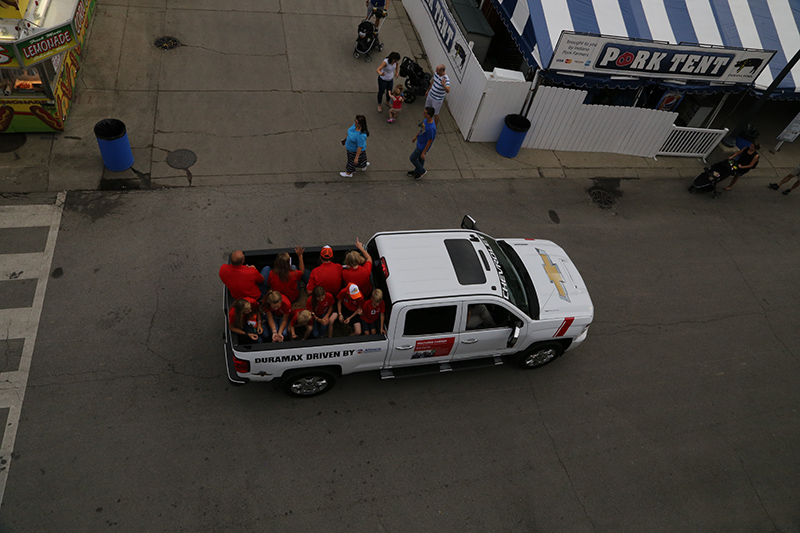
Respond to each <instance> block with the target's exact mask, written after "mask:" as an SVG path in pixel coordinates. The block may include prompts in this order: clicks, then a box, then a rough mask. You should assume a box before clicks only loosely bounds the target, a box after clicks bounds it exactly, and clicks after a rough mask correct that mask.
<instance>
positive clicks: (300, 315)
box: [289, 309, 314, 341]
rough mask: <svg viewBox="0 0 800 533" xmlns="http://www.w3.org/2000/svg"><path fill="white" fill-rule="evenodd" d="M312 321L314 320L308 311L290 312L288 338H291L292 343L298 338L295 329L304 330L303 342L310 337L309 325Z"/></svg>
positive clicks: (310, 325) (297, 310) (310, 327)
mask: <svg viewBox="0 0 800 533" xmlns="http://www.w3.org/2000/svg"><path fill="white" fill-rule="evenodd" d="M312 320H314V317H313V315H312V314H311V311H309V310H308V309H295V310H294V311H292V318H291V319H289V337H291V339H292V340H293V341H296V340H297V339H298V337H297V332H296V331H295V327H298V328H305V332H304V333H303V340H306V339H307V338H308V337H309V336H311V329H312V327H313V325H312V323H311V321H312Z"/></svg>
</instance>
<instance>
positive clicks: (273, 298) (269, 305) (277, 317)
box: [261, 291, 292, 342]
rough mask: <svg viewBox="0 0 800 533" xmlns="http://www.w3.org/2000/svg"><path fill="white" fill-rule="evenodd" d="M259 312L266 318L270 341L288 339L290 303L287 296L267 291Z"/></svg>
mask: <svg viewBox="0 0 800 533" xmlns="http://www.w3.org/2000/svg"><path fill="white" fill-rule="evenodd" d="M261 312H262V313H264V316H266V318H267V324H269V331H270V332H271V333H272V342H282V341H284V340H288V336H289V331H288V328H287V326H288V324H289V315H291V313H292V303H291V302H290V301H289V298H287V297H286V296H284V295H282V294H281V293H280V292H278V291H269V292H268V293H267V295H266V296H264V302H263V303H262V304H261Z"/></svg>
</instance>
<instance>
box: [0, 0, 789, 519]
mask: <svg viewBox="0 0 800 533" xmlns="http://www.w3.org/2000/svg"><path fill="white" fill-rule="evenodd" d="M362 5H363V4H362V3H361V1H359V2H354V1H353V0H326V1H325V2H320V1H319V0H292V1H290V2H287V1H280V0H258V1H253V0H234V1H232V2H229V3H227V4H226V5H225V6H224V8H222V7H220V6H219V5H218V3H215V2H211V1H209V0H193V1H192V2H187V1H186V0H101V1H100V2H99V3H98V6H97V10H96V13H95V19H94V21H93V22H92V27H91V34H90V36H89V41H88V44H87V46H86V55H85V63H83V65H82V68H81V72H80V75H79V79H78V86H77V88H76V98H75V105H74V108H73V110H72V114H71V115H70V117H69V119H68V120H67V123H66V127H67V131H65V132H64V134H63V135H38V134H29V135H27V138H26V141H25V144H24V145H22V146H21V147H19V148H17V149H14V150H12V151H9V152H5V153H0V361H2V367H0V373H1V374H0V424H3V428H4V431H3V440H2V448H0V498H1V500H2V507H0V531H2V532H4V533H5V532H30V531H36V532H39V531H47V532H50V531H52V532H58V533H64V532H76V533H78V532H79V533H84V532H87V531H100V530H104V531H105V530H110V531H126V532H127V531H131V532H139V531H148V532H151V531H154V532H156V531H165V532H167V531H168V532H174V531H186V532H192V533H194V532H209V533H210V532H217V531H281V532H282V531H305V530H323V529H326V530H332V531H385V532H393V533H394V532H396V533H405V532H408V531H415V532H416V531H421V532H425V531H436V532H449V531H453V532H456V531H458V532H461V531H519V532H529V531H536V532H565V533H575V532H584V531H586V532H603V533H620V532H623V533H624V532H631V533H640V532H643V531H646V532H665V533H666V532H668V533H673V532H675V531H704V532H706V531H714V532H717V531H719V532H726V533H727V532H739V531H741V532H748V533H750V532H757V533H761V532H764V533H773V532H781V533H790V532H796V531H800V505H798V501H800V481H799V480H800V454H798V452H797V450H798V449H800V412H798V405H800V388H799V387H798V386H797V383H798V382H800V349H798V346H800V333H798V329H797V327H796V322H797V317H798V312H797V309H798V308H799V307H800V284H798V283H797V279H796V277H797V276H796V273H797V272H798V267H800V254H798V253H797V243H798V230H797V228H798V226H799V225H798V222H800V209H798V202H800V190H797V191H796V192H795V193H793V194H791V195H789V197H785V196H783V195H781V194H779V193H776V192H774V191H771V190H769V189H768V188H767V187H766V185H767V183H768V182H770V181H776V178H778V179H779V178H780V177H782V176H783V175H785V174H786V171H787V170H789V169H791V168H793V167H794V166H795V165H796V164H797V161H798V158H799V157H800V145H798V146H795V145H793V144H786V145H785V146H784V147H783V149H782V150H781V151H780V152H778V153H776V154H772V153H770V152H769V150H768V149H769V148H770V147H772V146H773V145H774V139H775V136H776V135H777V134H778V133H779V132H780V131H781V130H782V128H783V127H784V126H785V125H786V123H787V122H788V121H789V120H791V117H793V116H794V115H795V114H796V112H797V109H794V108H792V107H791V104H787V103H784V102H781V103H769V104H767V105H766V106H765V107H764V109H763V112H762V113H761V115H759V116H758V117H756V119H755V122H756V125H757V126H758V128H759V129H760V130H761V132H762V137H761V142H762V144H763V149H762V157H763V160H762V161H763V162H761V163H760V165H759V168H757V169H755V170H754V171H752V172H751V173H750V174H749V175H748V176H746V177H744V178H742V179H741V180H740V181H739V182H738V183H737V185H736V188H735V189H734V190H733V191H732V192H731V193H725V194H723V196H722V197H721V198H720V199H718V200H712V199H711V198H710V197H707V196H704V195H689V194H688V193H687V192H686V187H687V186H688V184H689V182H690V180H691V178H692V177H694V176H696V175H697V174H698V173H699V172H700V170H701V169H702V166H703V164H702V162H701V161H698V160H695V159H685V158H663V157H662V158H659V159H658V160H653V159H644V158H637V157H627V156H618V155H614V154H588V153H579V152H552V151H534V150H523V151H522V152H521V153H520V155H519V156H518V157H517V158H515V159H505V158H502V157H500V156H499V155H498V154H497V153H496V152H495V150H494V147H493V145H491V144H489V143H467V142H465V141H464V140H463V135H462V134H461V132H459V131H458V130H457V128H456V126H455V124H454V121H453V119H452V117H451V116H450V115H449V113H448V112H447V111H446V109H443V113H442V122H441V124H442V128H441V130H440V133H439V136H438V137H437V140H436V144H435V146H434V148H433V150H432V152H431V154H430V162H429V165H428V168H429V169H430V172H429V174H428V175H427V176H426V178H425V179H424V180H422V181H421V182H419V183H415V182H413V181H412V180H411V179H410V178H408V177H407V176H406V175H405V171H406V170H408V169H409V168H410V167H409V166H408V155H409V153H410V150H411V146H412V145H411V143H410V140H411V137H412V136H413V135H414V133H415V131H416V125H417V123H418V121H419V116H420V114H421V110H422V106H421V105H420V103H419V102H417V103H416V104H412V105H408V106H406V108H404V110H403V112H402V114H401V117H400V120H399V121H398V122H397V123H396V124H392V125H390V124H387V123H386V122H385V115H378V114H377V112H376V111H375V107H374V98H375V95H374V92H375V89H376V87H375V77H376V74H375V68H376V67H377V65H376V63H375V62H373V63H370V64H367V63H364V62H363V60H361V61H357V60H355V59H353V57H352V54H351V52H352V46H353V40H354V39H355V33H356V27H357V24H358V21H359V20H360V17H361V16H362V15H363V13H362V11H363V8H362ZM392 6H393V7H392V9H391V12H390V17H389V18H388V19H387V21H386V22H385V23H384V24H385V26H384V27H383V29H382V36H383V38H384V41H385V42H387V43H390V44H389V45H388V46H389V49H396V50H398V51H399V52H400V53H401V55H410V56H413V57H415V58H418V59H420V60H422V61H423V63H424V51H423V50H421V48H420V45H419V43H418V42H417V39H416V35H415V32H414V28H413V26H411V24H410V22H409V20H408V18H407V17H406V16H405V13H404V11H403V9H402V2H399V1H398V2H395V1H392ZM164 35H171V36H175V37H177V38H178V39H179V40H180V41H181V42H182V44H183V45H182V46H180V47H178V48H176V49H175V50H171V51H163V50H159V49H156V47H155V46H153V41H154V40H155V39H156V38H158V37H161V36H164ZM379 59H380V58H377V57H376V61H377V60H379ZM425 67H426V69H429V67H430V66H429V65H427V64H426V65H425ZM743 102H744V103H743V104H741V105H740V104H739V102H738V100H737V99H736V98H731V99H730V100H729V102H728V105H727V106H726V108H725V109H724V112H723V113H721V115H720V116H722V117H725V116H728V115H729V114H730V116H731V117H733V118H731V119H730V120H728V121H727V122H726V124H725V125H726V126H728V127H733V126H734V125H735V124H736V120H737V117H738V116H740V115H741V114H742V113H743V112H744V110H746V108H747V106H748V104H749V103H751V102H750V101H748V100H744V101H743ZM734 107H736V108H737V109H736V111H733V109H732V108H734ZM356 112H359V113H361V112H363V113H365V114H366V115H367V117H368V120H369V124H370V130H371V136H370V139H369V155H370V161H371V163H372V165H371V167H370V170H369V172H366V173H357V174H356V176H355V177H354V178H353V179H352V181H345V180H343V179H342V178H340V177H339V176H338V172H339V171H340V170H342V169H343V165H344V159H345V154H344V151H343V150H342V147H341V145H340V144H339V139H341V137H342V135H343V133H344V131H345V130H346V128H347V127H348V126H349V124H350V123H351V121H352V117H353V115H354V113H356ZM112 116H113V117H118V118H120V119H122V120H123V121H124V122H125V123H126V125H127V126H128V133H129V137H130V141H131V144H132V148H133V152H134V155H135V157H136V162H135V164H134V167H133V169H132V170H129V171H125V172H121V173H114V172H110V171H107V170H103V167H102V162H101V158H100V154H99V150H98V148H97V144H96V140H95V138H94V135H93V133H92V127H93V126H94V124H95V123H96V122H97V121H99V120H101V119H104V118H109V117H112ZM795 144H796V143H795ZM178 149H188V150H192V151H194V152H195V153H196V155H197V162H196V163H195V164H194V165H192V166H191V167H190V168H189V169H176V168H173V167H171V166H169V165H168V164H167V162H166V158H167V154H169V153H170V152H172V151H174V150H178ZM727 153H728V152H725V150H723V149H719V150H718V151H717V152H715V153H714V154H713V156H712V157H710V158H709V160H710V161H712V162H713V161H716V160H717V159H719V158H721V157H723V156H725V155H726V154H727ZM123 186H124V187H127V188H130V187H131V186H134V187H142V188H144V189H146V188H148V187H150V188H152V189H153V190H146V191H130V190H127V191H125V192H114V191H107V192H99V191H98V190H97V189H98V188H101V187H106V188H109V189H114V188H119V187H123ZM63 190H67V191H69V192H67V193H64V195H62V196H61V198H62V199H63V207H62V202H61V201H59V200H58V199H57V197H56V194H57V193H59V191H63ZM590 190H600V191H603V192H604V193H607V194H606V198H612V199H614V200H615V201H616V204H615V205H614V206H613V207H611V208H609V209H601V208H600V207H599V206H598V205H595V204H593V203H592V201H591V200H590V197H589V194H587V192H588V191H590ZM35 191H39V192H41V193H42V195H34V194H28V193H30V192H35ZM62 209H63V211H62ZM465 213H469V214H471V215H473V216H474V217H475V218H476V219H477V220H478V223H479V227H480V228H481V229H482V230H483V231H485V232H487V233H489V234H490V235H493V236H496V237H535V238H543V239H551V240H553V241H555V242H556V243H558V244H560V245H562V246H563V247H564V248H565V249H566V250H567V251H568V252H569V254H570V255H571V257H572V258H573V259H574V261H575V263H576V264H577V266H578V267H579V269H580V271H581V273H582V275H583V277H584V279H585V281H586V282H587V285H588V287H589V290H590V294H591V295H592V298H593V301H594V304H595V313H596V318H595V322H594V324H593V326H592V329H591V330H590V334H589V337H588V339H587V340H586V342H585V343H584V344H583V345H582V346H581V347H580V348H579V349H577V350H575V351H573V352H569V353H568V354H566V355H565V356H564V357H563V358H561V359H560V360H558V361H555V362H554V363H553V364H552V365H549V366H547V367H545V368H542V369H539V370H534V371H522V370H517V369H514V368H511V367H505V366H503V367H498V368H491V369H481V370H473V371H466V372H454V373H449V374H444V375H435V376H425V377H417V378H409V379H398V380H386V381H381V380H380V377H379V375H378V373H367V374H356V375H351V376H345V377H344V378H343V379H341V380H340V382H339V383H338V384H337V386H336V388H335V389H334V390H333V391H331V392H330V393H328V394H325V395H323V396H320V397H318V398H311V399H306V400H303V401H299V400H294V399H291V398H289V397H287V396H285V395H283V394H282V393H281V392H280V390H279V389H278V388H277V387H275V386H273V385H272V384H267V385H263V384H262V385H259V384H251V385H248V386H245V387H238V388H237V387H232V386H231V385H230V384H229V383H228V381H227V378H226V376H225V367H224V361H223V352H222V328H223V327H224V317H223V314H222V309H221V301H220V297H221V296H222V284H221V283H220V281H219V279H218V277H217V271H218V268H219V266H220V264H222V263H223V262H224V261H226V258H227V254H228V253H229V252H230V251H231V250H233V249H236V248H241V249H256V248H271V247H287V248H291V247H294V246H295V245H297V244H301V245H305V246H314V245H321V244H326V243H329V244H346V243H352V242H354V241H355V239H356V238H357V237H358V238H361V239H362V240H364V241H366V239H368V238H369V237H370V236H371V235H372V234H373V233H375V232H377V231H382V230H391V229H424V228H449V227H457V226H458V224H459V221H460V220H461V217H462V216H463V215H464V214H465ZM59 217H60V220H59ZM425 260H426V258H425V257H424V256H421V257H419V261H420V264H421V265H424V263H425ZM20 408H21V411H20ZM3 487H4V492H3Z"/></svg>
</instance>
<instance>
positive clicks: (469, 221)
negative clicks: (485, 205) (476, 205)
mask: <svg viewBox="0 0 800 533" xmlns="http://www.w3.org/2000/svg"><path fill="white" fill-rule="evenodd" d="M461 228H462V229H471V230H474V231H478V223H477V222H475V219H474V218H472V217H471V216H469V215H464V218H462V219H461Z"/></svg>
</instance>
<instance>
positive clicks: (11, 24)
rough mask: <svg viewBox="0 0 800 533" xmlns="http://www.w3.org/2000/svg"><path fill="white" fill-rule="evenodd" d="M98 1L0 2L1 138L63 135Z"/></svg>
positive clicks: (2, 0)
mask: <svg viewBox="0 0 800 533" xmlns="http://www.w3.org/2000/svg"><path fill="white" fill-rule="evenodd" d="M95 2H96V0H0V133H3V132H54V131H64V121H65V120H66V118H67V114H68V112H69V108H70V103H71V101H72V95H73V92H74V89H75V81H76V79H77V74H78V70H79V69H80V61H81V52H82V48H83V43H84V39H85V37H86V31H87V29H88V27H89V21H90V19H91V16H92V12H93V11H94V7H95Z"/></svg>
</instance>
